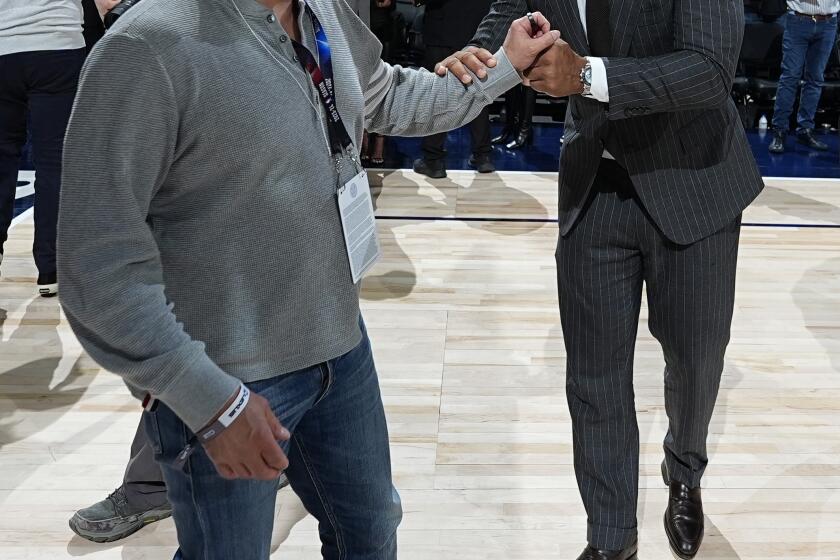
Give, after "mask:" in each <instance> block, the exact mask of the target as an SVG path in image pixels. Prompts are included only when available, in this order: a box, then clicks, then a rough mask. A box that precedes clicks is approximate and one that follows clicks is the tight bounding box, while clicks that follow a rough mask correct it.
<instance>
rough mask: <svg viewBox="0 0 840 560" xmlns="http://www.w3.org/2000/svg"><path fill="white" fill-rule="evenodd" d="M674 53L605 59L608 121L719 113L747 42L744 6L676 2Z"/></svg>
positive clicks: (704, 0) (729, 0)
mask: <svg viewBox="0 0 840 560" xmlns="http://www.w3.org/2000/svg"><path fill="white" fill-rule="evenodd" d="M673 17H674V52H671V53H668V54H665V55H661V56H653V57H649V58H606V59H604V60H605V64H606V67H607V82H608V84H609V93H610V101H609V118H610V119H612V120H618V119H624V118H628V117H633V116H639V115H646V114H653V113H664V112H673V111H689V110H696V109H706V108H710V107H716V106H719V105H721V104H722V103H724V102H725V101H726V100H727V99H728V98H729V92H730V91H731V89H732V80H733V78H734V76H735V69H736V66H737V63H738V55H739V52H740V49H741V41H742V39H743V36H744V7H743V4H742V2H741V0H675V2H674V16H673Z"/></svg>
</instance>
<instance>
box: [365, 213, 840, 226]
mask: <svg viewBox="0 0 840 560" xmlns="http://www.w3.org/2000/svg"><path fill="white" fill-rule="evenodd" d="M376 219H377V220H384V221H391V222H396V221H404V222H481V223H484V222H499V223H512V224H556V223H557V218H500V217H459V216H376ZM741 225H742V226H743V227H756V228H759V227H766V228H787V229H790V228H805V229H840V224H769V223H762V222H744V223H742V224H741Z"/></svg>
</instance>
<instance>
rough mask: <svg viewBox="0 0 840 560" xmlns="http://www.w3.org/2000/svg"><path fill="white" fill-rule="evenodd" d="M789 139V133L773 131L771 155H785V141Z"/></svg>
mask: <svg viewBox="0 0 840 560" xmlns="http://www.w3.org/2000/svg"><path fill="white" fill-rule="evenodd" d="M786 138H787V133H785V132H784V131H781V130H774V131H773V140H771V141H770V147H769V148H768V149H769V150H770V153H771V154H783V153H785V139H786Z"/></svg>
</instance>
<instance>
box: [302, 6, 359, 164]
mask: <svg viewBox="0 0 840 560" xmlns="http://www.w3.org/2000/svg"><path fill="white" fill-rule="evenodd" d="M306 13H307V14H309V17H310V18H311V19H312V27H313V28H314V30H315V44H316V45H317V46H318V59H319V60H320V61H321V65H320V66H319V65H318V62H317V61H316V60H315V57H314V56H313V55H312V53H311V52H310V51H309V49H307V48H306V47H304V46H303V45H301V44H300V43H298V42H297V41H292V44H293V45H294V48H295V52H296V53H297V55H298V58H299V59H300V64H301V66H303V69H304V70H306V71H307V72H308V73H309V76H310V77H311V78H312V83H313V84H314V85H315V89H316V90H318V97H320V99H321V103H322V104H323V105H324V109H326V111H327V130H328V131H329V136H330V148H331V149H332V153H333V155H338V154H341V153H343V152H344V151H345V150H346V149H347V148H349V147H351V146H352V145H353V141H352V140H351V139H350V134H349V133H348V132H347V127H346V126H345V125H344V121H342V120H341V114H340V113H339V112H338V103H337V102H336V98H335V81H334V74H333V64H332V50H331V49H330V42H329V40H328V39H327V33H326V31H324V26H323V25H321V22H320V21H319V20H318V17H317V16H316V15H315V12H313V11H312V8H310V7H309V4H306Z"/></svg>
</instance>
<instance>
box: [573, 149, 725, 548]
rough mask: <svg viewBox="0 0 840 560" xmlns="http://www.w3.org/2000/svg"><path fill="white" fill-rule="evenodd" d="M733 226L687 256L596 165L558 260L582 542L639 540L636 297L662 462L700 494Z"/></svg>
mask: <svg viewBox="0 0 840 560" xmlns="http://www.w3.org/2000/svg"><path fill="white" fill-rule="evenodd" d="M740 226H741V219H740V217H739V218H737V219H736V220H735V221H734V222H733V223H731V224H730V225H728V226H727V227H725V228H724V229H723V230H721V231H719V232H717V233H715V234H713V235H712V236H710V237H708V238H706V239H703V240H701V241H697V242H696V243H694V244H691V245H677V244H675V243H673V242H671V241H669V240H668V239H667V238H666V237H665V236H664V235H663V234H662V233H661V232H660V231H659V229H658V228H657V227H656V225H655V224H654V223H653V221H652V220H651V218H650V217H649V215H648V214H647V212H646V211H645V209H644V208H643V206H642V204H641V202H639V199H638V197H637V196H636V195H635V192H634V188H633V185H632V183H631V181H630V178H629V176H628V175H627V173H626V172H625V171H624V170H623V169H622V168H621V167H619V166H618V165H617V164H616V163H614V162H610V161H607V160H602V162H601V167H600V170H599V172H598V176H597V178H596V180H595V184H594V186H593V187H592V193H591V194H590V198H589V200H588V202H587V205H586V207H585V208H584V210H583V212H582V216H581V217H580V218H579V222H578V223H577V224H576V225H575V227H574V228H573V229H572V231H571V232H570V233H569V234H568V235H567V236H565V237H561V238H560V240H559V243H558V249H557V271H558V287H559V294H560V314H561V320H562V324H563V333H564V339H565V344H566V353H567V355H568V362H567V372H566V375H567V379H566V390H567V397H568V401H569V408H570V411H571V416H572V427H573V440H574V460H575V474H576V476H577V482H578V487H579V489H580V493H581V496H582V498H583V502H584V506H585V508H586V512H587V516H588V535H587V537H588V541H589V543H590V544H592V545H593V546H596V547H598V548H605V549H608V550H618V549H622V548H625V547H626V546H628V545H629V544H630V543H632V541H633V540H634V539H635V538H636V534H637V529H636V507H637V501H638V478H639V429H638V425H637V422H636V410H635V398H634V392H633V356H634V348H635V342H636V334H637V331H638V322H639V311H640V307H641V300H642V289H643V287H645V286H646V289H647V298H648V308H649V326H650V330H651V332H652V333H653V335H654V336H655V337H656V338H657V340H658V341H659V343H660V344H661V346H662V349H663V351H664V355H665V362H666V368H665V407H666V411H667V414H668V419H669V430H668V433H667V435H666V437H665V444H664V447H665V457H666V461H667V464H668V468H669V471H670V473H671V476H672V478H674V479H676V480H679V481H681V482H683V483H685V484H687V485H688V486H689V487H696V486H699V485H700V479H701V477H702V476H703V471H704V469H705V467H706V464H707V462H708V457H707V453H706V436H707V434H708V428H709V422H710V420H711V416H712V411H713V409H714V406H715V400H716V398H717V394H718V388H719V386H720V377H721V373H722V371H723V359H724V354H725V351H726V346H727V344H728V343H729V332H730V325H731V322H732V311H733V307H734V295H735V269H736V265H737V257H738V240H739V236H740Z"/></svg>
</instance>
